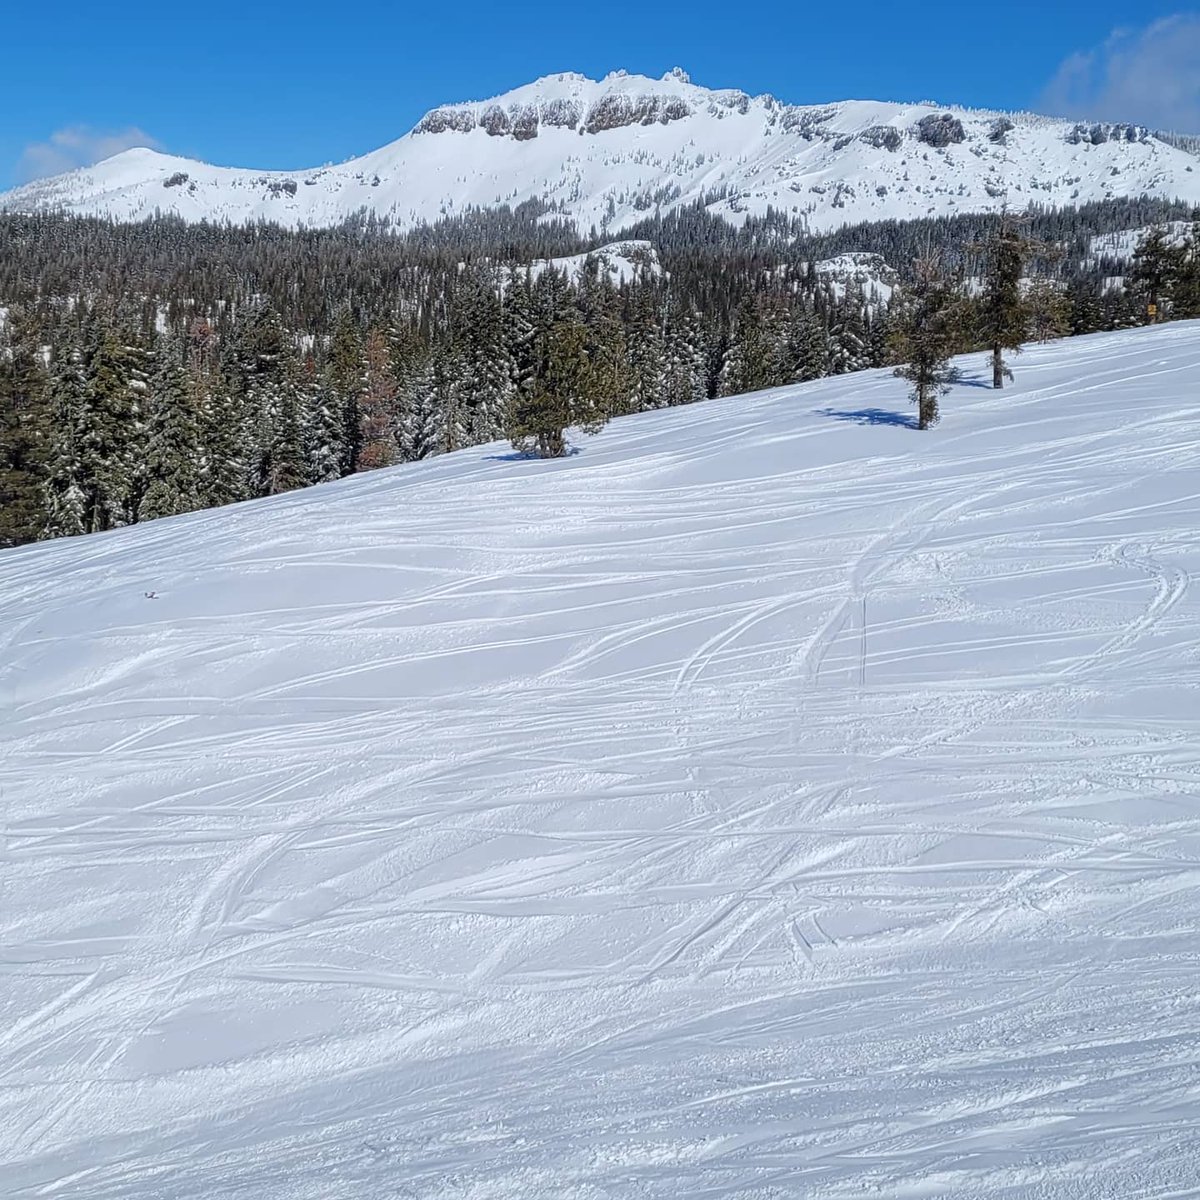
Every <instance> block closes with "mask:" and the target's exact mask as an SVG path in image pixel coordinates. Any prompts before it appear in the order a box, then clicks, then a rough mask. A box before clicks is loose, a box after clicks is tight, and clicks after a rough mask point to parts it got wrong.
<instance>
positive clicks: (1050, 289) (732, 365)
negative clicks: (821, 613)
mask: <svg viewBox="0 0 1200 1200" xmlns="http://www.w3.org/2000/svg"><path fill="white" fill-rule="evenodd" d="M1131 229H1142V230H1148V231H1149V232H1147V233H1145V234H1144V235H1142V236H1141V237H1140V242H1139V244H1138V246H1137V248H1136V252H1134V253H1133V254H1132V257H1130V255H1125V256H1124V257H1121V256H1119V255H1116V254H1115V253H1114V255H1111V256H1110V255H1107V254H1106V253H1104V252H1102V251H1101V252H1097V251H1096V248H1095V247H1096V241H1095V239H1101V240H1102V239H1103V235H1107V234H1116V233H1119V232H1120V231H1123V230H1131ZM625 237H626V238H627V239H630V240H636V241H638V242H639V243H642V244H643V246H644V248H643V249H641V250H636V249H635V250H634V251H633V252H632V254H633V262H632V268H633V269H632V270H631V271H629V272H628V273H626V274H623V275H620V276H614V274H613V273H612V272H610V271H608V270H607V269H605V268H604V267H603V265H602V263H601V260H600V258H599V257H598V256H593V255H592V254H591V252H592V251H595V250H597V249H598V248H599V246H600V245H601V243H602V239H601V237H600V236H599V235H597V234H596V233H594V232H593V233H592V235H590V236H587V237H584V236H580V235H579V234H578V233H577V232H576V231H575V229H574V227H573V226H571V225H569V224H568V223H566V222H563V221H561V220H557V219H555V217H554V214H553V213H550V212H546V211H544V210H542V209H541V208H539V207H538V206H536V205H533V204H526V205H522V206H520V207H518V208H516V209H513V210H509V209H501V210H490V211H488V212H473V213H469V214H468V215H466V216H465V217H458V218H454V219H445V220H442V221H440V222H438V223H436V224H432V225H426V226H422V227H419V228H417V229H415V230H412V231H410V232H408V233H404V234H398V233H395V232H392V231H391V230H390V229H388V228H387V227H386V226H383V225H380V224H377V223H375V222H373V221H372V220H370V219H368V218H365V217H364V218H362V219H359V220H355V221H352V222H349V223H347V224H345V225H343V226H341V227H338V228H335V229H324V230H304V229H302V230H299V231H291V230H286V229H283V228H280V227H277V226H271V225H259V226H250V227H237V226H216V225H209V224H199V225H188V224H185V223H183V222H181V221H178V220H175V219H166V218H159V219H155V220H152V221H149V222H145V223H141V224H115V223H112V222H109V221H106V220H101V219H95V218H84V217H66V216H57V215H34V216H22V215H12V214H10V215H0V317H2V322H0V545H16V544H20V543H23V542H29V541H35V540H39V539H43V538H50V537H56V536H63V535H71V534H78V533H86V532H94V531H99V530H105V529H111V528H115V527H119V526H123V525H129V524H133V523H137V522H141V521H146V520H151V519H154V518H158V517H165V516H170V515H173V514H177V513H183V512H188V511H192V510H196V509H201V508H208V507H213V506H217V505H223V504H228V503H232V502H235V501H239V500H246V499H251V498H254V497H259V496H267V495H271V494H275V493H279V492H284V491H289V490H291V489H295V488H300V487H306V486H309V485H312V484H319V483H323V482H326V481H329V480H333V479H337V478H339V477H342V476H345V475H348V474H352V473H354V472H358V471H365V470H371V469H374V468H377V467H384V466H390V465H393V464H396V463H401V462H409V461H413V460H417V459H423V458H427V457H430V456H432V455H437V454H442V453H445V452H448V451H453V450H457V449H460V448H463V447H467V446H472V445H478V444H482V443H488V442H493V441H496V440H498V439H507V440H509V441H511V442H512V444H513V446H514V447H515V448H516V449H517V450H518V451H519V452H522V453H527V454H533V455H540V456H555V455H559V454H562V453H566V452H567V451H568V450H569V449H570V446H571V437H572V431H576V432H578V431H582V432H584V433H586V432H587V431H589V430H594V429H597V428H599V426H601V425H602V424H603V423H604V422H605V421H607V420H608V419H609V418H612V417H615V416H620V415H623V414H628V413H636V412H642V411H645V410H649V409H657V408H664V407H668V406H674V405H681V404H691V403H694V402H697V401H701V400H704V399H706V398H710V397H716V396H731V395H737V394H740V393H744V392H750V391H755V390H758V389H761V388H768V387H774V386H777V385H782V384H789V383H794V382H801V381H805V380H811V379H817V378H820V377H822V376H826V375H839V374H845V373H848V372H853V371H858V370H863V369H866V368H871V367H883V366H889V367H894V368H896V369H897V373H898V374H900V375H902V376H903V378H904V379H906V380H908V381H909V383H910V384H911V385H912V389H913V391H912V396H913V399H914V400H915V401H916V402H917V403H918V406H919V413H920V421H919V424H920V427H921V428H928V427H929V426H931V425H932V424H934V423H935V422H936V420H937V416H938V413H937V400H938V396H939V395H942V394H944V392H945V390H946V388H947V387H948V385H949V383H950V382H951V381H952V380H953V378H954V369H953V368H952V367H951V366H950V364H949V358H950V357H951V356H952V355H955V354H959V353H963V352H971V351H976V350H978V351H979V352H980V361H979V366H980V374H981V376H982V377H983V378H985V380H986V382H987V385H988V386H993V385H994V386H1002V385H1003V382H1004V379H1005V378H1006V377H1008V375H1009V374H1010V373H1011V371H1012V369H1013V366H1012V359H1011V356H1012V354H1014V353H1015V352H1017V351H1018V350H1019V348H1020V346H1021V344H1022V342H1024V341H1027V340H1046V339H1049V338H1054V337H1061V336H1069V335H1075V334H1084V333H1090V332H1095V331H1100V330H1113V329H1120V328H1125V327H1129V326H1133V325H1137V324H1141V323H1146V322H1149V321H1156V320H1163V319H1174V318H1184V317H1195V316H1200V214H1197V213H1193V212H1191V211H1190V210H1188V209H1187V208H1186V207H1184V206H1182V205H1178V204H1170V203H1166V202H1162V201H1154V200H1147V199H1143V200H1116V201H1109V202H1105V203H1099V204H1092V205H1088V206H1085V207H1082V208H1078V209H1073V210H1055V211H1037V210H1033V211H1030V212H1027V213H1025V214H1022V215H1021V216H1020V217H1008V216H986V215H980V216H969V217H956V218H939V219H931V220H928V221H909V222H896V221H890V222H883V223H878V224H871V225H862V226H856V227H847V228H844V229H841V230H839V231H837V232H835V233H830V234H824V235H820V236H811V235H808V234H806V233H805V231H804V230H803V228H802V227H800V226H798V225H797V224H796V222H795V221H794V220H789V219H787V218H785V217H783V216H776V215H774V214H770V213H768V214H767V216H766V217H751V218H749V219H747V220H746V221H745V223H744V224H743V225H742V226H741V227H738V228H735V227H733V226H732V225H730V224H728V223H727V222H725V221H723V220H719V219H717V218H715V217H712V216H711V215H709V214H708V213H707V212H706V210H705V208H704V206H703V205H697V206H695V207H693V208H687V209H683V210H679V211H676V212H673V213H671V214H669V215H666V216H655V217H652V218H648V219H647V220H645V221H643V222H641V223H640V224H639V225H638V226H636V227H634V228H631V229H628V230H626V231H625ZM850 253H854V254H856V255H858V256H862V255H878V256H879V259H880V264H881V270H883V271H888V272H890V273H891V282H890V283H889V284H888V285H887V286H886V287H880V288H876V287H871V286H866V285H864V284H863V283H862V282H861V280H858V279H850V280H846V279H843V278H839V276H838V275H837V274H836V273H830V272H829V271H824V270H821V269H819V265H818V264H821V263H825V262H828V261H829V260H831V259H836V258H837V256H839V255H846V254H850ZM1006 355H1007V356H1008V357H1005V356H1006Z"/></svg>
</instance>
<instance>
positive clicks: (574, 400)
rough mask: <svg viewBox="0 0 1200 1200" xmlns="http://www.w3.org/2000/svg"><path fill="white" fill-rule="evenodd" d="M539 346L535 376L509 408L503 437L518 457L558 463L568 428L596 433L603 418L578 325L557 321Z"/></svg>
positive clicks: (583, 334) (573, 321) (584, 333)
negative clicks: (506, 430) (504, 436)
mask: <svg viewBox="0 0 1200 1200" xmlns="http://www.w3.org/2000/svg"><path fill="white" fill-rule="evenodd" d="M539 341H540V342H541V343H542V347H541V353H540V354H539V356H538V360H539V361H538V369H537V374H536V376H535V378H534V380H533V384H532V387H531V388H530V390H529V391H528V393H527V394H525V395H522V396H519V397H518V398H516V399H515V400H514V402H513V406H512V409H511V411H510V413H509V421H508V437H509V440H510V441H511V442H512V444H513V449H515V450H518V451H520V452H521V453H523V454H535V455H537V457H538V458H561V457H562V456H563V455H564V454H566V452H567V437H566V434H567V430H568V429H569V428H570V427H571V426H576V427H578V428H580V429H582V430H583V431H584V432H585V433H596V432H598V431H599V430H600V429H601V428H602V427H603V425H604V424H605V422H606V421H607V419H608V414H607V412H606V410H605V406H604V405H603V403H601V401H600V398H599V396H598V391H597V385H596V380H595V371H594V368H593V365H592V362H591V359H590V358H589V356H588V351H587V330H586V328H585V327H584V325H583V323H582V322H581V321H579V320H578V319H567V320H562V321H559V322H557V323H556V324H554V325H553V326H552V327H551V328H550V329H549V330H548V331H547V333H546V334H545V335H544V337H542V338H539Z"/></svg>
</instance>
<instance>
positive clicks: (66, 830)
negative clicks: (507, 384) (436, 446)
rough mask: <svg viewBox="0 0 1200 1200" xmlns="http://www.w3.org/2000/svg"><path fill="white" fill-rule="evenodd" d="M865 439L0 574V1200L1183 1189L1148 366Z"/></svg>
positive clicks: (744, 425)
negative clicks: (0, 1196)
mask: <svg viewBox="0 0 1200 1200" xmlns="http://www.w3.org/2000/svg"><path fill="white" fill-rule="evenodd" d="M968 365H969V366H978V365H979V364H978V363H974V362H973V363H971V364H968ZM901 387H902V385H901V384H900V383H899V382H898V381H896V380H894V379H892V378H891V377H890V376H889V375H887V374H886V373H884V372H876V373H870V374H864V375H855V376H847V377H843V378H841V379H836V380H826V381H822V382H820V383H817V384H812V385H807V386H803V387H796V388H790V389H784V390H781V391H776V392H771V393H763V394H759V395H756V396H751V397H736V398H732V399H729V400H722V401H712V402H709V403H706V404H702V405H697V406H694V407H690V408H686V409H681V410H673V411H669V412H661V413H655V414H649V415H643V416H639V417H634V418H627V419H623V420H620V421H617V422H614V423H613V424H612V425H611V426H610V427H609V428H608V429H607V430H606V431H605V432H604V433H603V434H602V435H601V436H599V437H598V438H596V439H594V440H590V441H588V442H586V444H585V445H584V446H583V449H582V453H580V454H578V455H576V456H575V457H573V458H569V459H566V460H563V461H559V462H552V463H543V462H534V461H520V460H514V459H513V458H511V457H510V456H508V455H507V454H505V453H504V451H503V450H502V449H501V448H499V447H492V448H484V449H475V450H469V451H464V452H462V453H459V454H456V455H452V456H449V457H446V458H442V459H438V460H435V461H432V462H428V463H422V464H418V465H413V466H408V467H403V468H399V469H396V470H392V471H385V472H380V473H376V474H372V475H368V476H363V477H358V478H354V479H350V480H345V481H343V482H341V483H337V484H333V485H329V486H326V487H322V488H317V489H313V490H310V491H306V492H303V493H296V494H292V495H290V496H286V497H279V498H275V499H272V500H265V501H259V502H254V503H250V504H245V505H241V506H238V507H236V508H232V509H225V510H221V511H214V512H208V513H204V514H198V515H192V516H188V517H183V518H177V519H173V520H166V521H160V522H156V523H154V524H151V525H145V526H141V527H138V528H134V529H130V530H126V531H121V532H117V533H114V534H108V535H100V536H95V537H91V538H86V539H82V540H76V541H64V542H59V543H51V544H44V545H40V546H34V547H29V548H25V549H20V550H16V551H9V552H6V553H5V554H3V555H0V613H2V614H3V619H4V622H5V639H6V640H5V644H4V649H3V652H2V655H0V662H2V663H3V679H2V681H0V688H2V693H0V694H2V695H3V698H4V704H5V706H6V707H5V714H6V715H5V719H4V720H3V721H2V722H0V737H2V739H3V748H4V757H3V763H4V766H3V781H4V792H3V795H4V826H3V828H4V851H3V863H2V870H3V914H4V920H3V930H4V939H5V945H4V947H3V952H2V955H0V963H2V967H0V969H2V971H3V986H0V1013H2V1016H3V1019H2V1021H0V1046H2V1054H0V1071H2V1077H3V1083H4V1087H3V1089H0V1132H2V1136H0V1178H3V1180H4V1187H3V1191H4V1194H5V1196H6V1197H14V1198H15V1197H32V1196H51V1195H52V1196H55V1197H88V1198H89V1200H101V1198H116V1197H121V1198H131V1197H138V1198H145V1197H164V1198H165V1197H171V1198H172V1200H175V1198H178V1197H192V1196H197V1197H199V1196H203V1197H205V1198H206V1200H214V1198H216V1197H255V1198H262V1197H272V1198H273V1197H280V1198H284V1197H286V1198H287V1200H304V1198H307V1197H312V1198H316V1197H320V1198H322V1200H329V1198H331V1197H345V1198H347V1200H350V1198H353V1200H364V1198H366V1197H384V1196H388V1197H399V1196H404V1197H429V1198H432V1197H439V1198H444V1197H472V1198H475V1197H500V1198H504V1200H516V1198H518V1197H519V1198H521V1200H527V1198H529V1197H551V1196H553V1197H589V1198H590V1197H636V1196H645V1197H664V1198H666V1197H671V1198H673V1200H675V1198H678V1197H681V1196H706V1197H712V1196H738V1197H779V1196H818V1195H819V1196H821V1197H822V1198H825V1197H861V1196H863V1195H868V1194H872V1195H875V1194H877V1195H885V1196H955V1197H976V1196H991V1197H998V1196H1004V1197H1006V1198H1014V1197H1056V1198H1057V1197H1063V1196H1067V1195H1078V1196H1088V1197H1098V1196H1112V1197H1131V1196H1147V1197H1148V1196H1166V1195H1175V1196H1182V1195H1190V1194H1192V1193H1193V1190H1194V1189H1195V1188H1196V1187H1197V1186H1198V1185H1200V1162H1198V1160H1197V1151H1196V1138H1195V1130H1196V1123H1197V1120H1198V1119H1200V1093H1198V1091H1197V1080H1198V1079H1200V995H1198V993H1197V985H1196V981H1197V979H1198V978H1200V944H1198V942H1197V938H1196V929H1197V924H1198V923H1200V822H1198V820H1197V815H1198V814H1197V789H1198V787H1200V691H1198V688H1200V656H1198V652H1197V640H1196V630H1197V627H1198V622H1200V602H1198V599H1197V594H1196V591H1195V589H1194V588H1193V587H1192V583H1191V580H1192V576H1193V575H1194V574H1195V573H1196V572H1197V571H1200V543H1198V542H1197V537H1196V529H1197V522H1198V521H1200V493H1198V483H1197V476H1196V469H1195V464H1196V454H1197V447H1198V446H1200V409H1198V407H1197V402H1196V398H1197V396H1198V395H1200V324H1197V323H1192V324H1187V325H1185V324H1180V325H1172V326H1166V327H1162V328H1158V329H1154V330H1146V331H1136V332H1133V333H1125V334H1113V335H1102V336H1097V337H1092V338H1088V339H1080V340H1076V341H1072V342H1069V343H1064V344H1059V345H1053V346H1046V347H1039V348H1035V349H1031V350H1030V351H1029V352H1028V353H1027V354H1026V355H1025V356H1024V357H1023V358H1022V359H1021V360H1020V364H1019V372H1018V378H1017V384H1016V386H1015V387H1014V388H1013V389H1012V390H1011V391H1006V392H1004V393H1003V394H995V393H993V392H991V391H988V390H985V389H983V388H980V387H976V386H969V385H967V386H961V387H959V388H957V389H956V390H955V392H954V393H953V394H952V395H951V396H950V397H949V399H948V400H947V402H946V410H947V416H946V419H945V421H944V423H943V425H942V426H941V427H940V428H939V429H938V430H937V431H936V432H934V433H930V434H927V435H922V434H917V433H916V432H913V431H911V430H910V429H909V428H906V427H905V422H906V421H907V420H908V416H909V413H908V408H907V405H906V404H905V402H904V401H903V400H902V398H901V396H900V388H901ZM146 593H153V594H154V598H149V597H148V596H147V595H146Z"/></svg>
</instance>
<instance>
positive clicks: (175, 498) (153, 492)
mask: <svg viewBox="0 0 1200 1200" xmlns="http://www.w3.org/2000/svg"><path fill="white" fill-rule="evenodd" d="M155 358H156V365H155V369H154V373H153V374H152V375H151V376H150V380H149V387H148V389H147V392H146V478H147V484H146V493H145V495H144V496H143V497H142V502H141V507H140V509H139V514H138V515H139V518H140V519H141V520H144V521H146V520H153V519H155V518H156V517H169V516H173V515H174V514H176V513H183V512H191V511H192V510H193V509H197V508H200V507H201V505H202V500H201V494H200V461H201V454H200V418H199V414H198V413H197V411H196V407H195V402H196V394H195V386H194V383H193V381H192V379H191V376H190V375H189V374H188V371H187V369H186V367H185V365H184V355H183V347H182V345H181V344H180V342H179V339H178V338H176V337H174V336H173V335H169V334H168V335H167V336H165V337H163V338H161V339H160V340H159V344H158V346H157V348H156V354H155Z"/></svg>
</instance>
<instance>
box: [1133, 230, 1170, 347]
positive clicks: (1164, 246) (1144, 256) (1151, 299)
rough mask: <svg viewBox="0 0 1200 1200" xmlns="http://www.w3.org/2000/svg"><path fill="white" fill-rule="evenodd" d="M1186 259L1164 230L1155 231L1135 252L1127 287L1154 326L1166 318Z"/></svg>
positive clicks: (1151, 231)
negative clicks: (1180, 269) (1176, 282)
mask: <svg viewBox="0 0 1200 1200" xmlns="http://www.w3.org/2000/svg"><path fill="white" fill-rule="evenodd" d="M1182 257H1183V256H1182V255H1181V253H1180V250H1179V247H1177V246H1175V245H1173V244H1172V242H1171V238H1170V235H1169V233H1168V232H1167V230H1166V229H1164V228H1162V227H1161V226H1158V227H1156V228H1154V229H1151V230H1150V231H1149V232H1148V233H1147V234H1146V235H1145V237H1143V238H1142V240H1141V242H1139V243H1138V247H1137V250H1136V251H1135V252H1134V255H1133V260H1132V262H1131V263H1130V265H1129V274H1128V276H1127V277H1126V280H1125V284H1126V287H1127V288H1128V289H1129V291H1130V292H1132V294H1133V295H1134V296H1137V297H1139V298H1140V299H1141V300H1142V301H1143V303H1144V304H1145V310H1144V311H1145V313H1146V320H1147V321H1148V322H1149V323H1150V324H1152V325H1153V324H1154V323H1155V322H1157V321H1161V320H1162V319H1163V318H1164V317H1165V316H1166V309H1167V307H1168V306H1169V304H1170V299H1171V291H1172V287H1173V285H1174V283H1175V281H1176V278H1177V276H1178V274H1179V267H1180V264H1181V259H1182Z"/></svg>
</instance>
